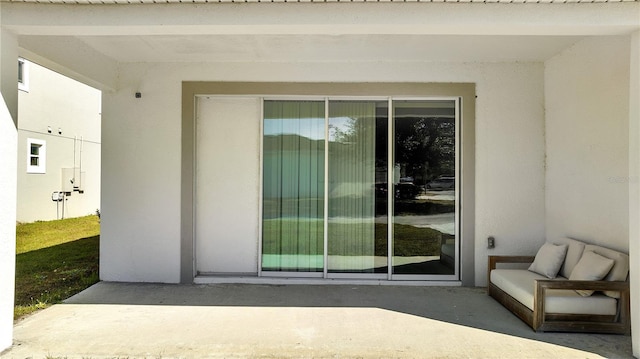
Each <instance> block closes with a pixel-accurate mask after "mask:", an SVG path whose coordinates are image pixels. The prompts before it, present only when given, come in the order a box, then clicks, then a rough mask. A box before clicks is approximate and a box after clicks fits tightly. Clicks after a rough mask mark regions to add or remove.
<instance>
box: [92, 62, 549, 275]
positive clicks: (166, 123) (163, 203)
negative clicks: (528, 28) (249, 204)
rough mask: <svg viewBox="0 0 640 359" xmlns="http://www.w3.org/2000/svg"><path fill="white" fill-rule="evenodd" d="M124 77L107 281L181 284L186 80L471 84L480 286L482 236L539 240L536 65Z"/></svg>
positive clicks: (114, 132) (106, 139) (109, 206)
mask: <svg viewBox="0 0 640 359" xmlns="http://www.w3.org/2000/svg"><path fill="white" fill-rule="evenodd" d="M119 78H120V81H121V83H120V84H119V86H118V88H119V90H118V91H117V92H114V93H105V95H104V103H103V127H102V131H103V132H102V133H103V145H104V148H108V149H109V151H103V173H111V174H113V173H118V174H119V175H118V176H113V175H110V176H103V181H102V185H103V193H105V194H109V195H104V196H103V198H102V208H103V218H102V234H101V235H102V239H103V240H102V244H101V278H102V279H103V280H122V281H124V280H131V281H156V282H178V281H179V272H180V271H179V268H180V258H179V252H180V251H179V245H180V240H179V237H180V185H181V183H180V180H181V179H180V145H181V142H180V141H181V133H180V118H181V103H180V101H181V98H180V95H181V82H182V81H269V82H279V81H280V82H296V81H308V82H314V81H317V82H327V81H328V82H331V81H335V82H372V81H375V82H472V83H476V94H477V96H478V98H477V103H476V153H475V160H476V193H477V194H478V195H477V198H476V228H475V232H476V233H475V235H476V243H477V244H476V258H475V266H476V268H475V273H476V283H475V284H476V285H484V284H485V283H486V274H485V273H486V256H487V253H488V252H487V250H486V249H485V248H486V244H485V243H486V237H487V236H489V235H494V236H496V240H497V246H496V248H495V249H494V250H492V253H496V254H498V253H516V252H517V253H522V252H525V253H524V254H527V253H528V254H533V253H535V250H536V249H537V247H539V245H540V244H541V243H542V242H543V240H544V172H543V161H544V140H543V138H544V137H543V133H544V100H543V82H542V81H543V65H542V64H541V63H474V64H440V63H419V62H415V63H412V62H406V63H402V64H399V63H377V62H373V63H340V64H335V63H260V64H251V63H216V64H189V65H184V64H124V65H122V66H121V68H120V76H119ZM137 91H139V92H141V93H142V98H140V99H136V98H135V96H134V93H135V92H137ZM294 95H295V94H294ZM239 130H240V129H239ZM505 148H508V149H509V150H504V149H505ZM123 164H126V165H125V166H123ZM256 171H258V168H256ZM115 193H117V194H119V195H118V196H114V195H113V194H115ZM505 198H507V199H508V200H505ZM253 211H255V213H254V214H253V215H254V216H256V217H257V216H258V208H255V209H253ZM256 240H257V238H256Z"/></svg>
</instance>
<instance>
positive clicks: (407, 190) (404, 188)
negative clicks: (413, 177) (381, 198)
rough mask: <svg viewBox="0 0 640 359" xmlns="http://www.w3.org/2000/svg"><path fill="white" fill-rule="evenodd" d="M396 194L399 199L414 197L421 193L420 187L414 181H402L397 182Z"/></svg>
mask: <svg viewBox="0 0 640 359" xmlns="http://www.w3.org/2000/svg"><path fill="white" fill-rule="evenodd" d="M395 194H396V198H398V199H413V198H416V196H417V195H418V194H420V187H418V186H416V185H414V184H413V183H407V182H400V183H398V184H396V193H395Z"/></svg>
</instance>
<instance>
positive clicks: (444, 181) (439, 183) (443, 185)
mask: <svg viewBox="0 0 640 359" xmlns="http://www.w3.org/2000/svg"><path fill="white" fill-rule="evenodd" d="M455 188H456V178H455V177H454V176H438V177H437V178H436V179H434V180H432V181H430V182H428V183H427V189H430V190H435V191H444V190H453V189H455Z"/></svg>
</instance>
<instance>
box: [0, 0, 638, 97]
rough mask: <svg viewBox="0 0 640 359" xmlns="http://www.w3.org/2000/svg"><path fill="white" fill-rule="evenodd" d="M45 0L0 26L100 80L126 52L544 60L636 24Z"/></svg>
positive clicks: (537, 16)
mask: <svg viewBox="0 0 640 359" xmlns="http://www.w3.org/2000/svg"><path fill="white" fill-rule="evenodd" d="M47 2H48V3H56V4H42V3H22V2H10V3H8V2H2V3H1V4H0V6H2V12H1V13H2V26H3V28H5V29H7V30H9V31H11V32H13V33H15V34H16V35H17V36H18V41H19V44H20V46H21V48H22V52H23V54H25V56H27V57H31V58H32V59H34V60H36V61H39V62H47V61H49V62H51V64H47V63H45V65H48V66H50V67H55V65H56V64H57V65H59V66H61V67H68V66H71V68H72V69H73V71H76V72H77V73H79V74H82V73H84V74H87V76H89V77H93V78H94V79H95V80H96V81H98V82H102V83H105V82H106V81H108V78H109V77H112V76H114V74H115V72H116V69H117V64H118V63H131V62H185V63H187V62H212V63H228V62H367V61H378V62H380V61H387V62H409V61H410V62H511V61H526V62H531V61H534V62H535V61H545V60H546V59H548V58H550V57H552V56H554V55H555V54H557V53H558V52H560V51H562V50H563V49H565V48H567V47H569V46H571V45H572V44H573V43H575V42H577V41H579V40H580V39H582V38H584V37H586V36H608V35H621V34H627V33H630V32H632V31H635V30H638V29H640V2H638V1H623V2H615V3H613V2H609V3H588V4H587V3H568V2H569V1H567V3H565V2H564V1H563V2H562V3H561V4H549V3H546V4H541V3H535V4H533V3H531V4H530V3H526V4H516V2H530V1H529V0H523V1H510V2H513V3H510V4H504V3H494V4H491V3H489V2H490V1H486V3H484V2H483V3H456V4H451V3H435V2H434V3H424V2H420V3H418V2H413V3H412V2H408V1H407V2H402V3H396V2H375V3H369V2H367V3H362V2H360V3H356V2H350V3H342V2H339V3H328V2H323V3H322V4H318V3H312V4H302V3H299V2H296V3H276V2H269V3H246V2H244V3H208V4H203V3H195V2H194V3H180V4H164V3H163V4H143V5H140V4H138V5H78V4H75V5H68V4H67V5H64V4H58V3H69V2H70V1H66V0H51V1H47ZM89 2H91V3H95V1H83V0H78V1H73V3H89ZM115 2H118V3H120V2H121V1H120V0H114V1H101V3H115ZM132 2H133V1H132ZM143 2H146V0H143ZM156 2H158V1H156ZM167 2H173V1H167ZM247 2H250V1H247ZM494 2H495V1H494ZM546 2H551V1H546ZM555 2H558V1H555ZM96 67H99V68H100V71H99V72H101V73H102V75H98V74H92V71H93V72H96ZM54 69H55V68H54ZM58 70H60V69H58ZM75 77H76V78H77V76H75ZM108 86H112V85H111V84H108Z"/></svg>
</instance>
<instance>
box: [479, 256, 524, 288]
mask: <svg viewBox="0 0 640 359" xmlns="http://www.w3.org/2000/svg"><path fill="white" fill-rule="evenodd" d="M535 258H536V257H534V256H489V265H488V268H487V288H488V287H489V283H491V271H492V270H494V269H496V265H497V264H498V263H533V260H534V259H535Z"/></svg>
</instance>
